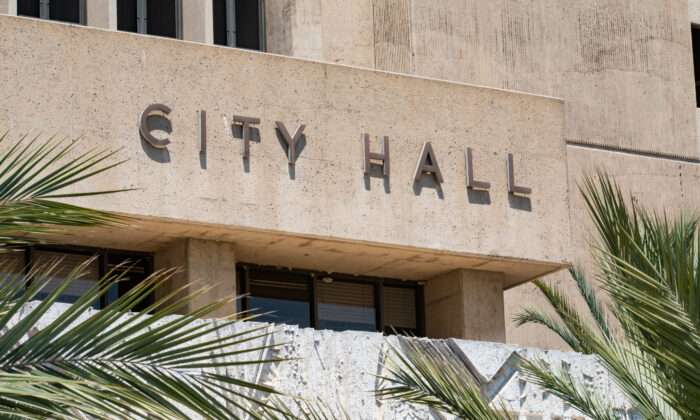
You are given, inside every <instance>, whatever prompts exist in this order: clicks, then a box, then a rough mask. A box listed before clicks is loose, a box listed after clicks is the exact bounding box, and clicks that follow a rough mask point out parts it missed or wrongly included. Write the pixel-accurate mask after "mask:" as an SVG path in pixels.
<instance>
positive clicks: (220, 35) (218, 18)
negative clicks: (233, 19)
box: [213, 0, 228, 45]
mask: <svg viewBox="0 0 700 420" xmlns="http://www.w3.org/2000/svg"><path fill="white" fill-rule="evenodd" d="M213 9H214V44H216V45H228V42H227V38H226V32H227V31H226V0H214V4H213Z"/></svg>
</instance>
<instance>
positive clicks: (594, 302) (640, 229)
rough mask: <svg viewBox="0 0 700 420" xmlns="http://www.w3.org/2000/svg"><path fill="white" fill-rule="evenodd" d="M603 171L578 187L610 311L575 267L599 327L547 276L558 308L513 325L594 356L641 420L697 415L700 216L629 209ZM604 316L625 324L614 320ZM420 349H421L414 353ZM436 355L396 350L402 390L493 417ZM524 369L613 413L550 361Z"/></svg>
mask: <svg viewBox="0 0 700 420" xmlns="http://www.w3.org/2000/svg"><path fill="white" fill-rule="evenodd" d="M597 175H598V179H599V181H598V182H596V181H595V180H594V179H593V178H592V177H589V176H587V177H586V178H585V180H584V183H583V186H582V187H581V192H582V194H583V196H584V199H585V201H586V203H587V205H588V208H589V211H590V214H591V217H592V219H593V222H594V225H595V227H596V229H597V232H598V236H599V242H598V243H599V244H598V245H596V246H595V247H594V255H595V257H596V262H597V265H598V268H599V271H600V275H601V278H600V281H601V283H602V287H603V290H604V291H605V292H606V293H607V294H608V295H609V297H610V302H611V303H610V305H609V306H608V307H607V310H606V306H605V305H604V304H603V303H602V302H601V300H600V299H599V298H598V297H597V294H596V291H595V289H594V288H593V286H591V284H590V283H589V282H588V281H586V279H585V276H584V275H583V272H582V271H581V270H579V269H572V270H570V273H571V276H572V278H573V279H574V281H575V282H576V285H577V288H578V290H579V293H580V294H581V296H582V297H583V300H584V302H585V303H586V305H587V308H588V310H589V311H590V315H591V318H592V319H593V323H590V322H588V321H587V320H586V318H584V317H583V316H582V315H581V314H579V313H578V312H577V310H576V309H575V307H574V306H573V304H572V303H571V302H570V301H569V299H568V298H566V297H565V294H564V293H563V292H562V291H561V290H559V289H558V288H556V287H552V286H550V285H548V284H547V283H545V282H542V281H537V282H536V283H535V284H536V285H537V287H538V288H539V289H540V290H541V291H542V293H543V294H544V296H545V298H546V299H547V301H548V302H549V304H550V306H551V307H552V309H553V314H550V313H549V312H547V311H542V310H541V309H539V308H534V307H529V308H525V309H524V310H523V311H521V312H520V313H519V314H518V315H517V316H516V322H518V323H519V324H524V323H536V324H540V325H544V326H546V327H548V328H550V329H551V330H552V331H554V332H555V333H557V334H558V335H559V336H560V337H562V338H563V339H564V340H565V341H566V342H567V343H568V344H569V345H570V346H571V347H572V348H573V349H574V350H576V351H579V352H582V353H588V354H594V355H596V356H597V358H598V360H599V361H600V363H601V364H602V365H603V366H604V367H605V368H606V369H607V371H608V373H609V374H610V376H611V378H612V379H613V380H614V381H615V382H616V383H617V385H618V387H619V388H620V390H621V391H622V392H623V393H624V395H625V396H626V397H627V399H628V400H629V401H630V402H631V403H632V405H633V406H634V407H635V408H636V409H637V411H638V413H639V414H640V415H641V416H642V418H645V419H669V420H673V419H679V420H689V419H697V418H700V370H699V369H700V264H699V262H700V261H699V258H698V250H699V249H700V235H698V231H697V227H698V223H697V219H696V218H695V217H694V216H688V215H683V216H681V217H680V218H679V219H678V220H677V221H675V222H670V221H668V219H667V218H666V217H665V216H664V217H661V216H658V215H656V214H651V213H648V212H646V211H645V210H644V209H643V208H641V207H640V206H639V205H637V204H636V203H635V202H634V201H633V202H632V205H631V208H629V207H628V205H627V204H626V203H625V200H624V197H623V195H622V193H621V191H620V189H619V188H618V187H617V185H615V184H614V183H613V182H612V181H611V180H610V179H609V177H608V176H607V175H606V174H605V173H602V172H598V174H597ZM608 316H610V317H611V318H613V319H614V320H615V322H616V325H619V328H617V329H614V328H612V327H611V326H610V325H611V324H610V323H609V321H608ZM402 342H403V341H402ZM425 346H428V347H430V346H429V345H427V344H426V345H423V347H425ZM421 351H422V352H423V353H424V354H419V353H417V354H416V352H421ZM436 351H437V350H436V349H432V348H422V349H417V348H415V347H402V348H400V349H399V350H396V349H393V350H392V352H393V353H395V354H398V355H399V358H398V360H399V361H401V362H402V363H403V365H402V366H398V367H396V368H394V369H390V372H391V373H392V374H393V376H392V377H391V378H390V380H391V381H393V382H394V383H396V384H398V385H397V386H395V387H394V389H397V392H396V395H398V397H400V398H402V399H405V400H408V401H412V402H417V403H422V404H427V405H430V406H433V407H436V408H438V409H441V410H443V411H446V412H452V413H459V412H461V413H463V414H462V415H463V416H465V417H467V418H482V417H481V416H486V417H484V418H490V417H488V416H490V415H491V414H489V413H488V412H486V413H482V412H483V410H484V409H485V408H486V407H487V406H484V404H483V401H481V402H480V401H474V400H473V398H472V397H471V396H470V395H469V394H468V392H472V394H473V393H474V392H475V391H474V386H475V382H474V381H473V379H472V377H471V376H470V374H469V373H468V371H467V372H463V373H462V376H463V379H462V381H461V382H460V381H458V380H457V378H458V377H457V376H455V378H454V379H452V378H451V376H452V375H448V377H449V380H446V378H445V375H447V374H445V373H444V372H445V371H447V372H450V371H453V372H458V371H460V370H462V369H464V368H460V367H457V366H458V365H461V362H460V361H459V360H458V359H456V358H453V359H449V358H437V359H435V358H434V357H432V356H426V354H433V353H435V352H436ZM392 352H390V355H391V353H392ZM438 353H439V352H438ZM520 369H521V371H522V372H523V373H524V374H525V375H527V376H528V377H529V379H530V380H531V381H533V382H534V383H536V384H538V385H540V386H541V387H543V388H544V389H546V390H548V391H550V392H552V393H553V394H554V395H557V396H559V397H560V398H562V399H563V400H564V401H566V402H567V403H569V404H570V405H572V406H573V407H575V408H577V409H578V410H579V411H581V412H583V413H585V414H586V415H588V416H590V417H591V418H593V419H597V420H612V419H614V418H616V417H615V414H614V411H613V410H612V407H611V405H610V402H609V401H608V399H607V398H606V397H605V396H603V395H599V394H596V391H595V390H592V389H588V388H587V387H585V386H583V385H582V384H581V383H580V382H579V381H578V380H577V379H575V378H573V377H571V376H570V375H569V374H568V373H566V372H562V371H561V370H557V369H555V368H552V367H551V366H549V365H548V364H547V363H546V362H545V361H543V360H525V359H522V360H521V364H520ZM426 384H427V385H428V386H426ZM470 390H471V391H470ZM380 394H381V393H380ZM384 394H386V393H384ZM389 396H392V395H391V394H389ZM440 407H442V408H440ZM493 414H494V415H495V414H497V413H496V412H495V411H494V413H493ZM458 415H460V414H458Z"/></svg>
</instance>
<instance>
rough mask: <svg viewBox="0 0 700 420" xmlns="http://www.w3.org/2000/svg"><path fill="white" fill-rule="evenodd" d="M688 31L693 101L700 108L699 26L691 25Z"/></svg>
mask: <svg viewBox="0 0 700 420" xmlns="http://www.w3.org/2000/svg"><path fill="white" fill-rule="evenodd" d="M690 33H691V36H692V42H693V65H694V67H695V102H696V106H697V107H698V108H700V27H697V26H691V27H690Z"/></svg>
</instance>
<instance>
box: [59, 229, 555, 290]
mask: <svg viewBox="0 0 700 420" xmlns="http://www.w3.org/2000/svg"><path fill="white" fill-rule="evenodd" d="M68 233H69V234H67V235H58V236H52V237H51V240H52V241H53V242H57V243H62V244H69V245H79V246H89V247H97V248H114V249H128V250H133V251H143V252H155V251H157V250H159V249H161V248H163V247H165V246H167V245H169V244H171V243H172V242H175V241H177V240H179V239H181V238H185V237H192V238H201V239H209V240H215V241H224V242H230V243H232V244H234V249H235V253H236V257H235V258H236V261H237V262H248V263H256V264H263V265H274V266H280V267H290V268H300V269H307V270H318V271H326V272H328V273H334V272H335V273H344V274H355V275H363V276H373V277H386V278H396V279H402V280H414V281H426V280H429V279H431V278H433V277H436V276H439V275H441V274H445V273H448V272H450V271H453V270H456V269H472V270H483V271H489V272H498V273H501V274H502V276H503V277H502V281H503V287H504V289H508V288H511V287H514V286H517V285H519V284H522V283H525V282H527V281H530V280H533V279H535V278H538V277H541V276H544V275H546V274H549V273H552V272H555V271H558V270H561V269H563V268H565V267H567V266H568V265H567V264H565V263H560V264H556V263H547V262H541V261H533V260H525V259H517V258H508V257H503V256H498V255H474V254H467V253H460V252H449V251H440V250H434V249H420V248H415V247H408V246H398V245H392V244H384V243H376V242H363V241H348V240H345V239H338V238H327V237H318V236H310V235H299V234H293V233H289V232H279V231H264V230H255V229H245V228H235V227H231V226H222V225H207V224H202V223H181V222H179V221H176V220H162V219H160V220H156V219H146V218H137V219H132V220H131V221H130V222H129V224H128V226H125V227H121V228H109V229H107V228H73V229H69V231H68Z"/></svg>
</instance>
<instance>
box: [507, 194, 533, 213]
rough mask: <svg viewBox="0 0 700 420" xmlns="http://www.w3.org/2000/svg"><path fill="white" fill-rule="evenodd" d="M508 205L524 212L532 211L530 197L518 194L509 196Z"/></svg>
mask: <svg viewBox="0 0 700 420" xmlns="http://www.w3.org/2000/svg"><path fill="white" fill-rule="evenodd" d="M508 204H509V205H510V207H511V208H513V209H516V210H523V211H532V203H531V202H530V197H527V196H524V195H517V194H510V193H509V194H508Z"/></svg>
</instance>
